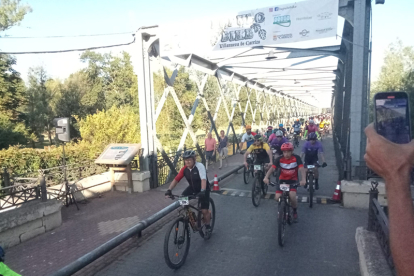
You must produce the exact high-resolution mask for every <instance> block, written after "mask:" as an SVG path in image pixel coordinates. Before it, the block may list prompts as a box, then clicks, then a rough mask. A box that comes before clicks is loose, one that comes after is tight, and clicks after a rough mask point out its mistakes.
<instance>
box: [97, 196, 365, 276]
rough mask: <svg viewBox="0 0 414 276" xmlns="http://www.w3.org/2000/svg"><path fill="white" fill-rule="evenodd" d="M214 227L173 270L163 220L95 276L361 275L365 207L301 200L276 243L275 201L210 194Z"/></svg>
mask: <svg viewBox="0 0 414 276" xmlns="http://www.w3.org/2000/svg"><path fill="white" fill-rule="evenodd" d="M212 198H213V199H214V201H215V203H216V210H217V211H216V212H217V214H216V226H215V229H214V232H213V235H212V237H211V239H210V240H209V241H204V240H203V239H201V237H200V236H199V235H198V233H196V234H192V236H191V238H192V239H191V247H190V252H189V256H188V258H187V260H186V263H185V264H184V266H183V267H181V268H180V269H178V270H176V271H174V270H171V269H170V268H169V267H168V266H167V265H166V264H165V261H164V254H163V244H164V236H165V232H166V231H167V227H168V226H169V224H168V225H166V226H164V227H163V228H162V229H161V230H160V231H158V232H156V233H155V234H154V235H152V236H151V238H150V239H149V240H147V241H145V242H144V243H143V244H142V245H141V246H140V247H138V248H136V249H134V250H132V251H129V252H128V253H127V254H125V255H123V256H120V257H119V259H118V260H116V261H115V262H113V263H112V264H111V265H110V266H108V267H107V268H105V269H104V270H102V271H100V272H98V273H97V274H96V275H116V276H120V275H146V276H150V275H155V276H162V275H209V276H210V275H249V276H251V275H284V276H288V275H295V276H296V275H315V276H316V275H318V276H320V275H335V276H340V275H359V262H358V252H357V249H356V243H355V230H356V228H357V227H358V226H363V225H365V224H366V223H367V212H366V211H365V210H355V209H344V208H342V207H340V206H339V205H322V204H317V205H315V206H314V208H313V209H309V207H308V205H307V204H300V205H299V209H298V214H299V222H298V223H297V224H294V225H292V226H288V228H287V232H286V241H285V247H284V248H281V247H279V245H278V243H277V221H276V212H277V210H276V208H277V205H276V201H274V200H262V202H261V205H260V206H259V207H258V208H255V207H254V206H253V205H252V203H251V198H248V197H232V196H225V195H218V194H213V195H212Z"/></svg>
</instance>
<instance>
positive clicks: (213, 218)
mask: <svg viewBox="0 0 414 276" xmlns="http://www.w3.org/2000/svg"><path fill="white" fill-rule="evenodd" d="M208 210H209V211H210V214H211V219H210V228H211V233H213V230H214V224H215V222H216V205H214V201H213V199H212V198H211V197H210V207H209V209H208ZM202 214H203V213H201V211H199V212H198V219H197V220H198V221H197V223H198V228H199V229H200V230H198V232H199V233H200V236H201V237H202V238H203V239H204V236H205V234H204V232H203V231H204V230H203V226H204V225H201V222H202V219H203V218H202ZM204 229H205V228H204Z"/></svg>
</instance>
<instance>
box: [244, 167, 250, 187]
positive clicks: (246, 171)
mask: <svg viewBox="0 0 414 276" xmlns="http://www.w3.org/2000/svg"><path fill="white" fill-rule="evenodd" d="M243 178H244V184H249V180H250V169H248V168H246V166H245V167H244V170H243Z"/></svg>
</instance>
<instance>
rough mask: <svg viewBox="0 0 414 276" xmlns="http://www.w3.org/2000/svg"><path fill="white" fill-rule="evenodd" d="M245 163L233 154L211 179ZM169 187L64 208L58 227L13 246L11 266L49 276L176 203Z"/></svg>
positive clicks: (212, 170) (106, 259) (98, 265)
mask: <svg viewBox="0 0 414 276" xmlns="http://www.w3.org/2000/svg"><path fill="white" fill-rule="evenodd" d="M241 164H242V155H239V154H238V155H236V156H231V157H229V166H227V167H224V168H222V169H221V170H219V169H218V167H219V163H216V164H214V165H213V166H209V172H208V174H207V175H208V178H209V180H213V179H214V174H217V175H219V176H220V175H223V174H224V173H226V172H229V171H231V170H233V169H234V168H235V167H236V166H240V165H241ZM223 165H224V164H223ZM186 186H187V183H186V181H181V182H180V183H179V184H178V185H177V187H176V189H175V190H174V191H175V192H177V193H179V192H181V191H182V190H184V189H185V188H186ZM167 189H168V185H164V186H161V187H159V188H157V189H154V190H150V191H147V192H144V193H136V194H128V193H122V192H109V193H105V194H103V196H102V198H94V199H91V200H89V203H87V204H80V205H79V208H80V210H79V211H77V210H76V207H75V206H73V205H72V206H69V207H68V208H66V207H63V208H62V220H63V223H62V225H61V226H60V227H59V228H57V229H55V230H53V231H52V232H47V233H45V234H43V235H40V236H37V237H35V238H33V239H31V240H29V241H26V242H24V243H22V244H19V245H17V246H14V247H12V248H9V249H8V250H7V252H6V263H7V265H8V266H10V267H11V268H12V269H13V270H14V271H16V272H17V273H19V274H22V275H24V276H30V275H36V276H39V275H48V274H50V273H52V272H54V271H56V270H58V269H60V268H62V267H64V266H66V265H67V264H69V263H71V262H72V261H74V260H76V259H77V258H79V257H81V256H83V255H84V254H86V253H88V252H90V251H91V250H93V249H95V248H96V247H98V246H99V245H101V244H103V243H105V242H106V241H108V240H110V239H111V238H113V237H115V236H116V235H118V234H120V233H121V232H123V231H125V230H126V229H128V228H130V227H131V226H133V225H134V224H136V223H138V222H139V221H140V220H142V219H145V218H147V217H149V216H151V215H152V214H154V213H156V212H158V211H159V210H161V209H163V208H165V207H166V206H168V205H170V204H171V203H172V201H171V200H170V199H166V198H165V197H164V193H165V191H166V190H167ZM168 221H169V219H168V218H165V219H162V220H160V221H159V222H157V223H156V224H154V225H152V226H150V227H149V228H148V229H146V230H145V231H143V237H142V238H140V239H130V240H129V241H126V242H125V243H123V244H122V245H120V246H119V247H117V248H116V249H114V250H113V251H111V252H110V253H108V254H107V255H105V256H103V257H101V258H99V259H98V260H97V261H96V262H94V263H93V264H91V265H89V266H88V267H87V268H85V269H84V270H82V272H79V273H77V274H79V275H82V276H84V275H93V272H96V271H98V270H100V269H102V268H103V267H105V266H106V265H107V264H109V263H110V262H111V261H112V260H114V258H115V256H119V255H120V254H123V253H125V252H127V251H128V250H130V249H131V248H132V247H136V246H139V244H140V242H141V240H144V239H145V238H148V237H149V236H150V235H151V234H152V233H153V232H154V231H156V230H157V229H158V228H159V227H162V225H164V224H165V223H166V222H168ZM111 254H112V255H113V256H112V257H111Z"/></svg>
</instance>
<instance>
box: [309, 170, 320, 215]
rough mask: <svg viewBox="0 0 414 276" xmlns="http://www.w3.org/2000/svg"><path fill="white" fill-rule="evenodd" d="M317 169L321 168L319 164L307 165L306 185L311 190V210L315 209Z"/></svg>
mask: <svg viewBox="0 0 414 276" xmlns="http://www.w3.org/2000/svg"><path fill="white" fill-rule="evenodd" d="M315 167H318V168H319V167H321V166H320V165H319V164H318V163H316V165H307V166H306V168H307V169H308V172H307V173H306V184H307V185H308V188H309V208H312V207H313V193H314V191H315Z"/></svg>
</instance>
